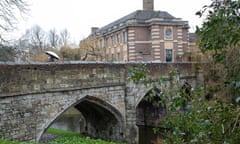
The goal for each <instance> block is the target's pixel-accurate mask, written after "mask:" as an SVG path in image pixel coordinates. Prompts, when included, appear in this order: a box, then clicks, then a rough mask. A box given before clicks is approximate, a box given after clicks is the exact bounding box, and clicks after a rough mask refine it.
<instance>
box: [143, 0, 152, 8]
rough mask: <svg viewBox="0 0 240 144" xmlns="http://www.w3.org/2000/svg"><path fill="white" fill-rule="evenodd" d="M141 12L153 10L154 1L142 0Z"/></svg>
mask: <svg viewBox="0 0 240 144" xmlns="http://www.w3.org/2000/svg"><path fill="white" fill-rule="evenodd" d="M143 10H154V0H143Z"/></svg>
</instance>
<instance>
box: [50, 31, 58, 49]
mask: <svg viewBox="0 0 240 144" xmlns="http://www.w3.org/2000/svg"><path fill="white" fill-rule="evenodd" d="M48 38H49V42H50V46H51V47H54V48H56V47H58V46H59V42H60V41H59V40H60V37H59V35H58V34H57V31H56V29H55V28H53V29H51V30H50V31H49V34H48Z"/></svg>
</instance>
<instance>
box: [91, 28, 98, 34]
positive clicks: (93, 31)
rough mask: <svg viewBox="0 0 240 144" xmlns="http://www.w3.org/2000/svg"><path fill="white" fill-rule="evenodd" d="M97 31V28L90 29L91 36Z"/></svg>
mask: <svg viewBox="0 0 240 144" xmlns="http://www.w3.org/2000/svg"><path fill="white" fill-rule="evenodd" d="M98 29H99V28H98V27H92V28H91V33H92V34H94V33H96V32H97V30H98Z"/></svg>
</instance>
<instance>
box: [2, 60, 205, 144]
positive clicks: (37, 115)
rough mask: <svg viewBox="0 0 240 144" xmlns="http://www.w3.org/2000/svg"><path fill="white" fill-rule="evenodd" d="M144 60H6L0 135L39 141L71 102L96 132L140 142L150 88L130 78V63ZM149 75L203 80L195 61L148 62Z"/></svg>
mask: <svg viewBox="0 0 240 144" xmlns="http://www.w3.org/2000/svg"><path fill="white" fill-rule="evenodd" d="M141 64H142V63H97V62H91V63H89V62H69V63H23V64H20V63H0V81H1V82H0V137H1V138H6V139H12V140H20V141H27V140H31V141H38V140H39V139H40V137H41V135H42V134H43V133H44V131H45V130H46V129H47V128H48V127H49V126H50V125H51V123H52V122H53V121H54V120H55V119H56V118H57V117H58V116H60V115H61V114H62V113H64V112H65V111H66V110H67V109H69V108H70V107H75V108H77V109H78V110H79V111H81V113H82V114H83V116H84V117H85V119H86V129H85V132H86V133H87V134H89V135H91V136H93V137H98V138H103V139H108V140H114V141H127V142H128V143H132V144H137V143H138V128H137V125H136V123H137V117H136V109H137V107H138V105H139V103H140V102H141V100H142V99H143V97H144V96H145V95H146V93H147V92H148V91H149V89H148V88H146V87H144V86H143V85H142V84H134V83H132V82H131V81H129V80H128V68H130V67H133V66H139V65H141ZM145 64H146V66H147V68H148V70H149V75H148V76H149V77H152V78H153V79H158V78H160V77H167V76H168V73H169V71H170V70H173V69H177V70H178V71H179V72H180V74H179V79H180V80H181V81H187V82H188V83H189V84H191V85H192V86H193V87H195V86H196V84H200V83H201V81H198V79H200V80H202V78H201V77H199V76H201V75H200V74H199V73H198V72H196V69H195V67H196V66H195V65H196V64H194V63H151V62H149V63H145Z"/></svg>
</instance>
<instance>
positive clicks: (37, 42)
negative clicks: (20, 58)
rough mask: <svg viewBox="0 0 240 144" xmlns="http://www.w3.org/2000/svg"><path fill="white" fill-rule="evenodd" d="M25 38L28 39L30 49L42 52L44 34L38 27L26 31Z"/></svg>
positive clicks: (44, 41)
mask: <svg viewBox="0 0 240 144" xmlns="http://www.w3.org/2000/svg"><path fill="white" fill-rule="evenodd" d="M25 37H26V39H28V41H29V47H30V48H32V49H40V50H43V49H44V48H45V47H46V33H45V32H44V30H43V29H42V28H41V27H40V26H39V25H35V26H33V27H32V28H30V29H28V30H27V31H26V34H25Z"/></svg>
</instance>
